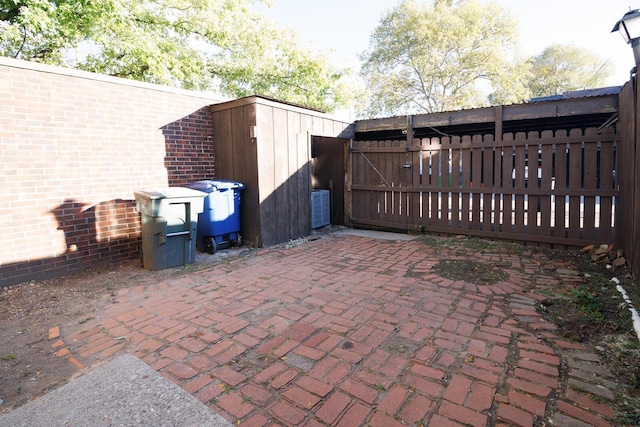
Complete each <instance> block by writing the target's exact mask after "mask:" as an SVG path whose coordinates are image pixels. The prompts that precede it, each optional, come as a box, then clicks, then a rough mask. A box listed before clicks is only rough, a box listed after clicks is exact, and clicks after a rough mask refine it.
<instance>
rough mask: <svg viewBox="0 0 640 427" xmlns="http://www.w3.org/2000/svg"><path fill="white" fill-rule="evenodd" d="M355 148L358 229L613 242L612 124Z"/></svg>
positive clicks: (533, 241)
mask: <svg viewBox="0 0 640 427" xmlns="http://www.w3.org/2000/svg"><path fill="white" fill-rule="evenodd" d="M408 140H409V141H411V143H409V142H408V141H407V140H369V141H353V142H352V146H351V150H350V151H351V168H352V170H351V180H352V181H351V184H352V185H351V190H352V198H353V199H352V200H353V209H352V214H351V218H350V220H351V223H352V224H353V225H356V226H357V225H363V226H369V227H371V226H373V227H378V228H389V229H402V230H408V231H416V232H417V231H427V232H435V233H445V234H466V235H473V236H480V237H488V238H500V239H509V240H515V241H522V242H527V244H538V245H540V244H542V245H547V244H549V245H558V246H564V247H579V246H584V245H586V244H590V243H598V242H606V243H611V242H613V241H614V239H615V236H614V225H615V224H614V222H615V208H616V196H617V194H618V193H617V189H616V150H617V144H618V143H617V141H618V139H617V135H616V133H615V131H614V129H613V128H612V127H607V128H604V129H602V130H601V131H599V130H598V129H596V128H587V129H585V130H584V131H583V130H581V129H571V130H568V131H567V130H555V131H542V132H528V133H526V134H525V133H516V134H511V133H504V134H503V135H502V138H501V140H494V136H493V135H491V134H485V135H474V136H462V137H458V136H451V137H450V136H444V137H438V138H423V139H410V138H408Z"/></svg>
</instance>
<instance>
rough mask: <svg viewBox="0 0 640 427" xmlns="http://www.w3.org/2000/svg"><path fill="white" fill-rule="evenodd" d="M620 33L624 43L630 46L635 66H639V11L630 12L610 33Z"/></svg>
mask: <svg viewBox="0 0 640 427" xmlns="http://www.w3.org/2000/svg"><path fill="white" fill-rule="evenodd" d="M616 31H620V34H622V38H623V39H624V41H625V42H627V43H629V44H631V49H633V57H634V59H635V60H636V66H638V65H640V9H634V10H630V11H629V12H627V13H625V14H624V16H623V17H622V19H621V20H619V21H618V22H616V25H615V26H614V27H613V30H611V32H612V33H614V32H616Z"/></svg>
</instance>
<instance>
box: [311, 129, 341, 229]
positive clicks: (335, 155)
mask: <svg viewBox="0 0 640 427" xmlns="http://www.w3.org/2000/svg"><path fill="white" fill-rule="evenodd" d="M348 147H349V140H348V139H343V138H326V137H318V136H313V137H311V188H312V189H314V190H330V198H331V224H333V225H344V223H345V218H344V216H345V215H344V183H345V175H346V171H347V163H346V158H347V156H346V153H347V149H348Z"/></svg>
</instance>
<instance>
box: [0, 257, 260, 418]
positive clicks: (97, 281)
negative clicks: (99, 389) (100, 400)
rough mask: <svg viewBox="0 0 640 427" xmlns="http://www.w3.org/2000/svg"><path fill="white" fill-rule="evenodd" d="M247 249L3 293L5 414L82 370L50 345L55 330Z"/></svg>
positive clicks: (90, 273) (0, 386)
mask: <svg viewBox="0 0 640 427" xmlns="http://www.w3.org/2000/svg"><path fill="white" fill-rule="evenodd" d="M247 253H250V250H248V249H246V248H245V249H229V250H225V251H219V252H217V253H216V254H215V255H209V254H200V253H198V254H197V263H196V264H191V265H188V266H185V267H179V268H172V269H167V270H160V271H147V270H144V269H142V268H141V267H142V266H141V261H140V260H129V261H124V262H121V263H117V264H113V265H109V266H103V267H98V268H93V269H89V270H86V271H84V272H82V273H79V274H74V275H69V276H63V277H59V278H56V279H51V280H39V281H32V282H28V283H23V284H21V285H16V286H10V287H8V288H0V413H4V412H8V411H10V410H11V409H13V408H14V407H16V406H19V405H22V404H24V403H26V402H27V401H29V400H31V399H33V398H35V397H38V396H40V395H42V394H44V393H46V392H47V391H49V390H51V389H54V388H57V387H58V386H60V385H62V384H64V383H65V382H67V381H68V380H69V379H70V378H72V376H73V375H74V374H77V373H78V368H77V367H76V366H75V365H74V364H73V363H71V362H70V361H69V360H68V358H67V357H63V356H64V354H62V355H61V356H58V355H56V353H58V352H59V351H60V348H58V347H55V346H54V345H55V342H56V340H50V339H49V330H50V328H52V327H54V326H60V327H61V328H64V327H68V328H69V329H73V328H79V327H81V325H82V324H83V323H85V322H87V321H88V320H90V319H91V318H92V316H93V314H92V313H95V312H96V310H99V308H100V306H101V304H102V302H103V300H102V298H104V296H105V295H107V296H108V295H110V294H111V295H116V294H117V292H118V291H119V290H121V289H125V288H133V287H136V286H146V285H150V284H155V283H158V282H159V281H162V280H163V279H166V278H168V277H175V276H181V275H184V274H185V273H186V272H189V271H196V270H199V269H204V268H208V267H210V266H211V265H213V264H216V263H220V262H226V261H227V260H229V259H234V258H235V257H238V256H246V254H247Z"/></svg>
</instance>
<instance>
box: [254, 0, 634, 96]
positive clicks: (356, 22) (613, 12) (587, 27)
mask: <svg viewBox="0 0 640 427" xmlns="http://www.w3.org/2000/svg"><path fill="white" fill-rule="evenodd" d="M272 1H273V6H272V7H271V8H269V9H264V13H265V14H266V15H267V16H269V17H270V18H271V19H274V20H275V21H276V22H278V23H280V24H281V25H284V26H288V27H290V28H291V29H293V30H294V31H295V32H296V33H297V34H298V35H299V37H300V39H301V41H302V43H306V44H307V46H308V47H310V48H311V49H312V50H314V51H324V52H326V51H331V57H332V59H333V61H334V62H335V63H336V64H337V65H342V66H349V67H352V68H354V69H357V67H358V66H359V59H358V55H359V54H360V53H362V52H363V51H364V50H366V49H367V47H368V45H369V36H370V35H371V33H372V32H373V29H374V28H375V27H376V26H377V24H378V22H379V21H380V18H381V17H382V15H383V14H384V13H385V12H387V11H389V10H391V9H393V7H395V6H396V5H397V4H398V3H399V0H272ZM481 1H483V2H485V1H489V0H481ZM494 1H495V2H497V3H499V4H500V5H501V6H503V7H504V8H505V9H508V10H510V11H511V13H512V14H513V15H514V17H515V19H516V20H517V21H518V24H519V31H518V33H519V45H520V50H521V53H522V54H523V55H527V56H529V55H537V54H539V53H541V52H542V51H543V50H544V48H545V47H547V46H550V45H551V44H554V43H560V44H574V45H576V46H578V47H581V48H585V49H587V50H589V51H590V52H592V53H594V54H596V55H598V56H599V57H601V58H602V59H603V60H607V61H609V62H610V63H611V64H612V65H613V69H614V72H613V75H612V77H611V79H610V81H609V82H608V84H609V85H612V86H615V85H622V84H624V83H625V82H626V81H628V80H629V71H630V70H631V68H632V67H633V66H634V60H633V54H632V51H631V47H630V46H629V45H627V44H625V42H624V40H623V39H622V37H621V36H620V34H619V33H612V32H611V30H612V29H613V26H614V25H615V23H616V22H617V21H618V20H619V19H620V18H622V15H624V14H625V13H626V12H627V11H629V10H630V9H640V0H635V1H632V0H494Z"/></svg>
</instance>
